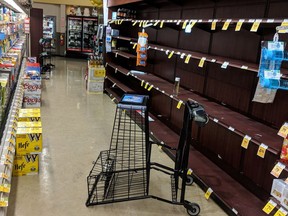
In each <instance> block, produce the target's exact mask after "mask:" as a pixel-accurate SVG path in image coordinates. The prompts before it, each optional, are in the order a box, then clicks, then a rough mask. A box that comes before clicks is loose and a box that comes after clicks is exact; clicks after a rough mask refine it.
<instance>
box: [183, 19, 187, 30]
mask: <svg viewBox="0 0 288 216" xmlns="http://www.w3.org/2000/svg"><path fill="white" fill-rule="evenodd" d="M187 23H188V20H185V21H184V23H183V25H182V29H185V28H186V26H187Z"/></svg>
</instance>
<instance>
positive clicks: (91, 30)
mask: <svg viewBox="0 0 288 216" xmlns="http://www.w3.org/2000/svg"><path fill="white" fill-rule="evenodd" d="M97 29H98V19H97V18H83V41H82V52H84V53H92V52H93V47H94V46H93V44H94V36H95V35H96V34H97Z"/></svg>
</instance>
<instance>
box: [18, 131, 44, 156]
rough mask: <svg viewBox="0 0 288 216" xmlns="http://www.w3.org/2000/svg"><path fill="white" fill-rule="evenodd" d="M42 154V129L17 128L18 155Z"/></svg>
mask: <svg viewBox="0 0 288 216" xmlns="http://www.w3.org/2000/svg"><path fill="white" fill-rule="evenodd" d="M40 152H42V128H17V133H16V154H17V155H25V154H32V153H33V154H34V153H40Z"/></svg>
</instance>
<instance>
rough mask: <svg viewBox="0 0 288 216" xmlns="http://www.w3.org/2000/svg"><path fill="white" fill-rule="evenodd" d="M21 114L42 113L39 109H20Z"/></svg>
mask: <svg viewBox="0 0 288 216" xmlns="http://www.w3.org/2000/svg"><path fill="white" fill-rule="evenodd" d="M19 113H41V111H40V109H39V108H27V109H20V110H19Z"/></svg>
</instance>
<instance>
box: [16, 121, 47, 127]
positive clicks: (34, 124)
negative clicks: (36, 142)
mask: <svg viewBox="0 0 288 216" xmlns="http://www.w3.org/2000/svg"><path fill="white" fill-rule="evenodd" d="M17 127H18V128H42V122H41V121H38V122H18V123H17Z"/></svg>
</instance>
